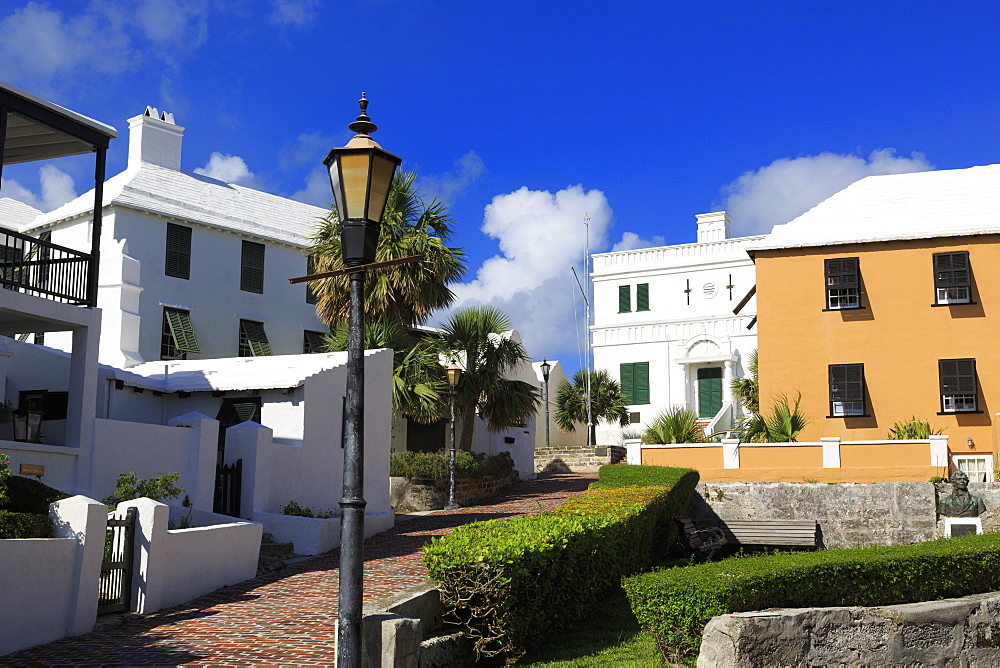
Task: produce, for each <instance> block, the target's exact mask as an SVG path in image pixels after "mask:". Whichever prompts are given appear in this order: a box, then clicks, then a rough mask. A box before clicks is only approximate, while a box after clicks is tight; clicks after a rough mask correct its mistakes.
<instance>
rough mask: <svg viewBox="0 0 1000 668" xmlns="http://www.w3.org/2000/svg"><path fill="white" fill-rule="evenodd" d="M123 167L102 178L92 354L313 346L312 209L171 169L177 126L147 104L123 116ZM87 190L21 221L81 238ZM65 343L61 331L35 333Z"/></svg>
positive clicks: (120, 357)
mask: <svg viewBox="0 0 1000 668" xmlns="http://www.w3.org/2000/svg"><path fill="white" fill-rule="evenodd" d="M129 130H130V135H129V153H128V166H127V168H126V169H125V171H123V172H122V173H120V174H118V175H116V176H114V177H112V178H111V179H109V180H108V181H107V183H106V184H105V185H104V193H103V208H104V216H103V220H104V230H103V233H102V241H101V249H100V250H101V262H100V277H99V282H100V289H99V294H98V306H99V307H100V308H101V309H102V310H103V311H104V322H103V332H102V336H101V350H100V360H101V362H103V363H106V364H111V365H114V366H118V367H130V366H133V365H136V364H140V363H142V362H149V361H153V360H161V359H191V360H195V359H211V358H218V357H236V356H259V355H270V354H276V355H284V354H294V353H303V352H312V350H313V349H314V347H315V345H316V344H317V342H318V340H319V337H320V336H321V335H322V333H323V332H325V331H327V327H326V326H325V325H324V324H323V322H322V321H321V320H319V318H317V316H316V309H315V306H313V305H312V304H310V303H308V301H309V300H308V297H307V290H306V286H305V285H302V284H300V285H289V284H288V279H289V278H292V277H295V276H302V275H304V274H306V273H308V272H307V267H306V256H305V251H306V249H307V248H308V247H309V246H310V236H311V235H312V234H313V232H314V231H315V229H316V227H317V225H318V223H319V220H320V219H321V218H322V217H323V215H324V214H325V213H326V211H325V210H324V209H321V208H319V207H314V206H310V205H308V204H302V203H301V202H296V201H293V200H290V199H286V198H284V197H278V196H276V195H269V194H267V193H264V192H261V191H258V190H254V189H252V188H246V187H243V186H239V185H235V184H232V183H225V182H223V181H219V180H217V179H213V178H210V177H207V176H203V175H200V174H195V173H192V172H186V171H182V170H181V142H182V139H183V132H184V128H182V127H180V126H178V125H176V124H175V123H174V119H173V115H172V114H167V113H162V114H158V113H157V111H156V110H155V109H152V108H150V107H147V108H146V111H145V112H144V113H143V114H141V115H139V116H136V117H134V118H131V119H129ZM93 204H94V194H93V192H92V191H91V192H90V193H87V194H84V195H82V196H80V197H78V198H77V199H75V200H73V201H71V202H69V203H67V204H65V205H63V206H61V207H59V208H58V209H56V210H55V211H52V212H50V213H47V214H44V215H40V216H37V217H35V218H34V219H33V220H31V221H30V222H27V223H24V222H23V221H24V218H25V216H26V213H25V212H24V211H23V210H21V211H19V212H12V213H17V214H18V215H17V216H16V217H15V218H14V219H15V220H18V221H21V222H22V224H21V226H20V231H21V232H23V233H25V234H29V235H32V236H36V237H44V238H49V239H51V241H52V242H53V243H57V244H61V245H63V246H68V247H70V248H78V249H83V248H85V245H86V243H88V241H89V238H90V216H91V215H92V212H93ZM44 341H45V343H46V344H47V345H51V346H55V347H58V348H62V349H68V339H67V337H65V336H60V335H52V336H49V337H47V338H45V340H44Z"/></svg>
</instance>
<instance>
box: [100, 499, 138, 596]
mask: <svg viewBox="0 0 1000 668" xmlns="http://www.w3.org/2000/svg"><path fill="white" fill-rule="evenodd" d="M136 512H137V511H136V509H135V508H129V509H128V511H127V512H126V513H125V515H124V516H122V515H121V514H120V513H119V514H116V515H112V516H109V517H108V530H107V535H106V536H105V539H104V562H103V563H102V564H101V582H100V588H99V590H98V594H97V614H98V615H107V614H110V613H113V612H127V611H128V609H129V603H130V601H131V600H132V564H133V562H134V558H133V548H134V547H135V518H136Z"/></svg>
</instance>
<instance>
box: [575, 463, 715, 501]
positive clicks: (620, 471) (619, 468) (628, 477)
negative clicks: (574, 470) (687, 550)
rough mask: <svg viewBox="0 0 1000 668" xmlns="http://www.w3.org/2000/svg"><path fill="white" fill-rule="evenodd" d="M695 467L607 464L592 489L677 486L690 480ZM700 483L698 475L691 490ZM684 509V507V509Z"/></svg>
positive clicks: (591, 485)
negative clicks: (677, 467) (676, 467)
mask: <svg viewBox="0 0 1000 668" xmlns="http://www.w3.org/2000/svg"><path fill="white" fill-rule="evenodd" d="M692 473H697V472H696V471H695V470H694V469H675V468H670V467H669V466H636V465H634V464H606V465H604V466H602V467H601V468H600V473H599V474H598V479H597V481H596V482H592V483H590V487H591V489H595V488H605V489H612V488H616V487H671V488H673V487H676V486H677V485H678V484H679V483H681V481H684V480H688V481H689V480H690V479H691V474H692ZM697 484H698V479H697V477H695V478H694V483H692V484H691V485H690V487H691V490H690V491H691V492H694V486H695V485H697ZM682 510H683V509H682Z"/></svg>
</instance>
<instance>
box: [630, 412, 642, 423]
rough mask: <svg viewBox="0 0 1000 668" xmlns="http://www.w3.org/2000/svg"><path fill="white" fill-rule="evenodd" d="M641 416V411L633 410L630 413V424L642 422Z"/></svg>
mask: <svg viewBox="0 0 1000 668" xmlns="http://www.w3.org/2000/svg"><path fill="white" fill-rule="evenodd" d="M640 418H641V414H640V413H639V411H632V412H630V413H629V414H628V423H629V424H639V423H640V422H642V420H641V419H640Z"/></svg>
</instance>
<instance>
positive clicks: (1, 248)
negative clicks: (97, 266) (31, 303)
mask: <svg viewBox="0 0 1000 668" xmlns="http://www.w3.org/2000/svg"><path fill="white" fill-rule="evenodd" d="M91 261H92V258H91V256H90V254H89V253H82V252H80V251H78V250H73V249H72V248H66V247H65V246H60V245H58V244H54V243H52V242H51V241H44V240H42V239H36V238H35V237H29V236H28V235H26V234H21V233H20V232H14V231H13V230H5V229H2V228H0V286H2V287H3V288H5V289H7V290H17V291H18V292H24V293H27V294H30V295H35V296H37V297H45V298H47V299H53V300H55V301H60V302H65V303H68V304H81V305H84V306H94V304H91V303H90V296H91V295H90V290H89V287H90V286H89V280H90V279H89V276H90V264H91Z"/></svg>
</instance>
